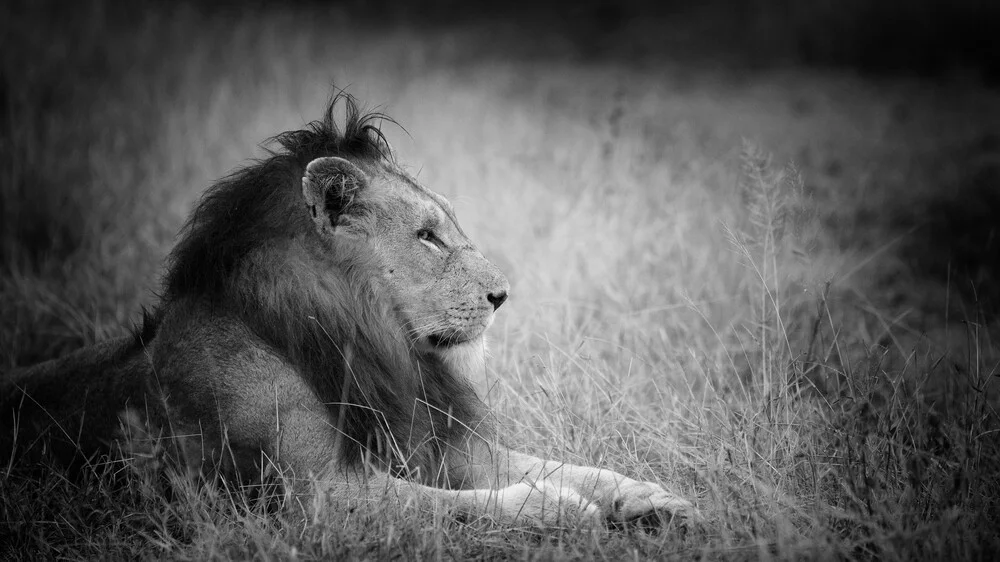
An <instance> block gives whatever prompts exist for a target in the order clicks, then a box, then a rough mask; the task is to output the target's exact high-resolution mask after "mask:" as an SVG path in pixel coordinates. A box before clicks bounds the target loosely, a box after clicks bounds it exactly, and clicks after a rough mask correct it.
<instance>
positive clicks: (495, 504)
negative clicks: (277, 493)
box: [314, 461, 601, 526]
mask: <svg viewBox="0 0 1000 562" xmlns="http://www.w3.org/2000/svg"><path fill="white" fill-rule="evenodd" d="M314 486H316V491H317V492H319V493H318V494H315V496H314V498H316V499H321V498H324V497H330V498H336V501H339V502H347V503H349V504H359V505H363V504H371V503H378V502H385V501H393V502H396V501H398V502H399V504H400V505H404V506H414V507H417V508H418V509H421V508H422V509H429V508H433V507H435V506H436V507H444V508H446V509H451V510H454V511H456V512H458V513H461V514H463V515H466V516H469V517H479V516H484V515H485V516H488V517H492V518H494V519H495V520H497V521H503V522H506V523H514V524H523V523H529V524H535V525H544V526H551V525H561V524H567V523H581V522H582V523H595V522H597V521H600V520H601V512H600V510H599V508H598V507H597V506H596V505H595V504H594V503H592V502H591V501H589V500H588V499H587V498H585V497H584V496H583V495H581V494H579V493H578V492H576V491H575V490H573V489H572V488H570V487H567V486H558V485H557V484H555V483H553V482H549V481H546V480H538V481H535V482H528V481H522V482H517V483H514V484H510V485H508V486H504V487H501V488H471V489H464V490H451V489H445V488H436V487H432V486H426V485H424V484H419V483H416V482H412V481H409V480H404V479H401V478H396V477H394V476H391V475H389V474H386V473H385V472H384V471H382V470H379V469H375V468H370V469H368V470H362V469H360V467H359V468H356V469H350V468H345V467H343V466H339V465H338V463H336V462H335V461H334V462H331V463H329V464H328V466H327V467H326V469H325V470H323V471H321V473H320V474H319V475H318V477H317V478H316V479H315V480H314ZM314 508H315V509H317V510H322V509H323V506H321V505H315V506H314Z"/></svg>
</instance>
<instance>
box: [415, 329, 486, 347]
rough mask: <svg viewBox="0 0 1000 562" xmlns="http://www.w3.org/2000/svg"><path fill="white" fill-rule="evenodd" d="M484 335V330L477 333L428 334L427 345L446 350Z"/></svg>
mask: <svg viewBox="0 0 1000 562" xmlns="http://www.w3.org/2000/svg"><path fill="white" fill-rule="evenodd" d="M482 335H483V334H482V332H480V333H478V334H475V335H469V334H465V333H450V334H431V335H429V336H427V337H426V338H425V339H426V341H427V345H428V346H430V347H431V348H433V349H437V350H446V349H450V348H452V347H456V346H459V345H462V344H464V343H468V342H470V341H473V340H477V339H479V338H480V337H481V336H482Z"/></svg>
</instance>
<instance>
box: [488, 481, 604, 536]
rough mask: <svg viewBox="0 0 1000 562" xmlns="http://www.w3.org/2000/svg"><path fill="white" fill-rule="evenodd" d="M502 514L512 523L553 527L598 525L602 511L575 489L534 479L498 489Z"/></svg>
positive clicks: (497, 496) (498, 501) (498, 499)
mask: <svg viewBox="0 0 1000 562" xmlns="http://www.w3.org/2000/svg"><path fill="white" fill-rule="evenodd" d="M496 502H497V506H498V507H499V511H500V513H501V515H502V516H503V517H504V518H505V519H508V520H512V521H527V522H532V523H537V524H543V525H555V524H559V523H565V522H567V521H581V522H591V523H594V522H597V521H599V520H600V519H601V510H600V509H599V508H598V507H597V505H596V504H594V503H592V502H590V501H589V500H588V499H587V498H585V497H583V496H582V495H580V494H579V493H577V492H575V491H574V490H572V489H570V488H567V487H565V486H558V485H556V484H553V483H550V482H547V481H545V480H536V481H535V482H519V483H517V484H513V485H511V486H507V487H506V488H501V489H500V490H497V495H496Z"/></svg>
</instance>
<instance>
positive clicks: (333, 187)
mask: <svg viewBox="0 0 1000 562" xmlns="http://www.w3.org/2000/svg"><path fill="white" fill-rule="evenodd" d="M367 186H368V175H367V174H366V173H365V172H364V170H362V169H361V168H359V167H357V166H356V165H355V164H352V163H351V162H349V161H347V160H344V159H343V158H337V157H336V156H327V157H323V158H317V159H315V160H313V161H312V162H310V163H309V165H308V166H306V173H305V174H304V175H303V176H302V196H303V197H304V198H305V200H306V207H307V208H308V209H309V212H310V214H311V215H312V219H313V222H314V223H315V224H316V230H318V231H319V232H320V234H333V232H334V230H335V229H336V228H337V227H338V226H340V225H344V224H345V223H349V222H350V212H351V207H352V205H353V204H354V200H355V198H356V197H357V196H358V195H359V194H360V193H361V192H362V190H364V189H365V187H367Z"/></svg>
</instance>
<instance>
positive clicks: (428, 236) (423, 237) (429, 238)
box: [417, 228, 443, 250]
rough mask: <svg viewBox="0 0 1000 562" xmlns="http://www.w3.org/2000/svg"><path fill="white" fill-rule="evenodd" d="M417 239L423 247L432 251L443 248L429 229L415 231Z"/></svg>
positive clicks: (438, 239) (439, 240)
mask: <svg viewBox="0 0 1000 562" xmlns="http://www.w3.org/2000/svg"><path fill="white" fill-rule="evenodd" d="M417 239H418V240H420V241H421V242H423V243H424V245H425V246H427V247H428V248H431V249H433V250H440V249H441V246H443V244H442V242H441V239H440V238H438V237H437V236H436V235H435V234H434V231H433V230H431V229H429V228H422V229H420V230H418V231H417Z"/></svg>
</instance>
